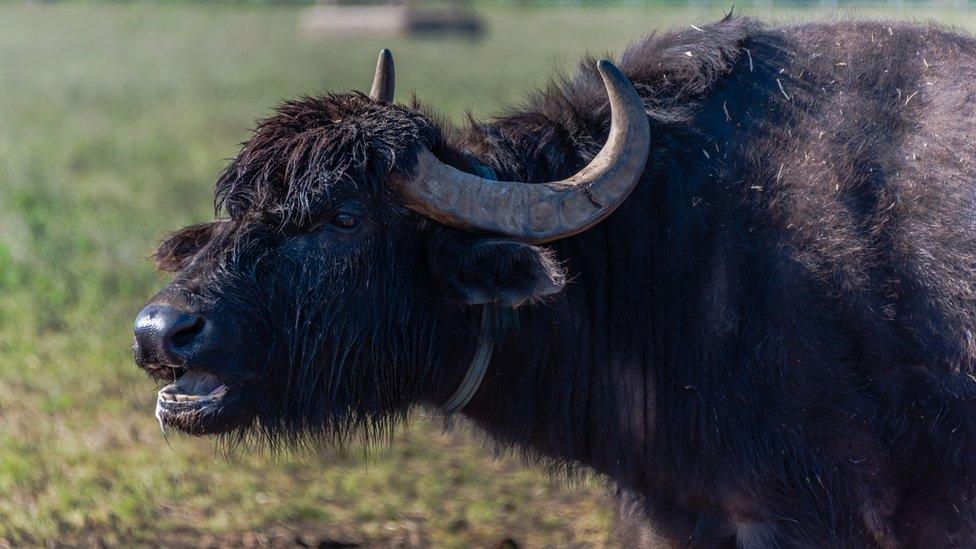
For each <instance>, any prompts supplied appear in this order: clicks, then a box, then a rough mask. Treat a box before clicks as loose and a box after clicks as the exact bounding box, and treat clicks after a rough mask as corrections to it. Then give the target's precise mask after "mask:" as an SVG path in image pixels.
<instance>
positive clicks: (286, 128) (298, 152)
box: [215, 92, 440, 225]
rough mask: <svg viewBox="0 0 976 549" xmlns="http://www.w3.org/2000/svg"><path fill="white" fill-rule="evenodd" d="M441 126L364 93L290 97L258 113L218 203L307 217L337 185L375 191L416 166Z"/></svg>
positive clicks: (230, 210) (232, 210) (289, 220)
mask: <svg viewBox="0 0 976 549" xmlns="http://www.w3.org/2000/svg"><path fill="white" fill-rule="evenodd" d="M439 141H440V131H439V129H438V127H437V125H436V124H434V123H433V122H432V121H431V120H430V118H429V117H428V116H426V115H425V114H423V113H422V112H421V111H420V110H419V107H418V106H416V105H415V106H414V108H406V107H402V106H399V105H384V104H379V103H377V102H375V101H373V100H371V99H370V98H369V97H367V96H366V95H364V94H362V93H358V92H353V93H342V94H325V95H321V96H314V97H310V96H305V97H301V98H298V99H295V100H290V101H285V102H283V103H281V104H280V105H278V106H277V107H276V108H275V114H274V115H272V116H271V117H269V118H265V119H263V120H260V121H258V123H257V126H256V127H255V129H254V131H253V135H252V136H251V138H250V139H249V140H247V141H246V142H244V143H243V144H242V145H241V149H240V152H239V153H238V154H237V156H236V157H235V158H234V159H233V160H232V161H231V163H230V165H228V166H227V168H226V169H225V170H224V172H223V173H222V174H221V175H220V177H219V178H218V180H217V184H216V189H215V207H216V209H217V210H220V209H221V208H223V209H225V210H226V212H227V214H228V215H230V217H231V218H233V219H236V220H241V219H243V218H245V217H248V216H250V215H259V216H260V217H261V218H262V219H268V218H270V219H271V220H274V221H275V222H277V223H280V224H282V225H285V224H304V223H308V222H309V221H310V220H312V219H313V218H314V217H315V213H316V211H317V210H318V208H320V207H321V206H322V205H323V204H324V203H325V202H326V201H327V200H328V199H329V197H330V196H331V194H332V193H334V192H335V191H336V190H337V189H343V190H348V191H352V192H365V193H371V194H374V195H375V193H377V192H379V191H380V190H381V189H380V184H381V181H382V178H383V176H384V175H386V174H387V173H388V172H389V171H391V170H393V169H396V170H398V171H403V172H404V173H410V172H411V171H412V169H413V166H412V163H413V162H414V160H415V157H416V150H417V149H418V148H419V147H421V146H426V147H433V146H434V145H435V144H436V143H438V142H439Z"/></svg>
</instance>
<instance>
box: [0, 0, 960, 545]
mask: <svg viewBox="0 0 976 549" xmlns="http://www.w3.org/2000/svg"><path fill="white" fill-rule="evenodd" d="M973 6H976V3H974V1H973V0H961V1H956V0H950V1H948V2H917V3H916V2H905V1H900V0H898V1H890V2H888V3H885V4H878V5H860V4H858V5H850V4H845V3H840V4H838V2H836V1H828V2H821V3H816V4H810V5H802V4H795V3H791V4H789V5H782V4H780V3H779V2H772V1H762V2H752V3H743V2H741V1H737V2H736V5H735V10H736V12H737V13H740V14H746V15H751V16H757V17H761V18H763V19H766V20H768V21H798V20H808V19H812V18H824V17H832V18H837V17H842V18H843V17H851V16H852V15H855V14H856V15H868V16H872V17H889V18H898V19H935V20H939V21H943V22H946V23H950V24H952V25H956V26H959V27H963V28H974V27H976V10H973V11H971V10H972V9H973ZM730 8H731V1H728V2H722V3H715V2H712V3H709V2H708V1H705V0H690V1H688V2H668V1H663V2H659V3H658V2H650V1H648V2H640V1H637V2H626V3H613V4H603V3H600V2H596V1H584V2H573V3H560V2H528V1H522V2H518V1H513V2H503V1H496V2H485V3H477V2H476V3H469V4H464V5H459V4H440V5H426V4H423V5H417V4H413V5H410V6H405V5H392V6H390V5H388V6H377V5H370V6H350V5H346V4H342V5H324V4H323V5H316V6H310V5H303V4H293V3H287V4H283V3H277V2H271V3H263V2H257V1H254V2H244V3H231V2H219V3H206V4H204V3H183V2H164V3H139V4H125V3H92V2H85V3H74V2H63V3H47V2H31V3H11V2H4V3H0V546H11V545H25V544H30V545H39V544H46V545H59V544H61V545H92V544H102V545H109V546H111V545H126V546H127V545H131V544H134V543H142V544H156V543H163V544H167V545H194V546H196V545H205V546H207V545H212V546H226V545H244V546H260V545H267V544H272V545H285V546H287V545H299V546H317V547H341V546H345V545H343V544H350V545H352V544H365V545H369V546H438V547H451V546H455V547H462V546H465V547H468V546H474V547H513V546H528V547H545V546H558V547H565V546H571V545H578V546H588V545H594V546H604V545H607V544H608V543H611V542H610V540H609V538H608V531H609V528H610V526H611V522H612V518H611V513H610V511H609V509H610V500H609V498H608V497H607V495H606V493H607V492H606V490H605V487H604V485H603V483H602V481H601V480H600V479H598V478H582V479H575V480H572V481H567V480H565V479H552V478H548V477H547V476H546V475H545V474H544V473H543V472H542V471H540V470H539V469H537V468H533V467H531V466H525V465H524V464H521V463H519V462H518V460H516V459H515V458H512V457H509V456H501V457H499V458H497V459H495V458H494V457H493V456H492V455H491V453H490V452H489V451H487V450H486V449H485V448H484V446H482V445H481V444H480V443H479V441H478V437H477V435H476V434H472V433H470V432H469V431H467V430H466V428H464V427H462V428H460V429H457V430H454V431H451V432H449V433H445V432H443V430H442V429H441V427H440V425H439V424H438V423H437V422H436V421H430V420H427V419H425V418H424V417H422V415H418V417H417V418H416V419H415V420H414V421H413V422H412V425H411V426H410V428H409V429H406V430H403V431H402V432H401V433H400V434H399V435H397V436H396V438H395V440H394V441H392V443H391V444H390V445H384V446H381V447H376V448H372V449H370V450H369V451H366V450H365V449H363V448H355V447H354V448H351V449H349V451H347V452H346V453H344V454H342V455H338V454H332V453H328V452H326V453H321V454H317V455H313V456H308V455H301V456H299V455H295V456H269V455H267V454H265V453H261V452H246V453H237V454H235V455H231V456H225V455H223V454H221V453H220V452H217V451H215V449H214V448H213V446H212V445H211V444H210V443H209V442H207V441H204V440H196V439H189V438H186V437H180V436H178V435H170V437H169V441H168V442H167V441H165V440H164V439H163V437H162V435H161V434H160V432H159V428H158V426H157V424H156V421H155V419H154V418H153V415H152V411H153V403H154V401H155V393H154V388H153V383H152V382H150V381H149V380H148V379H147V378H146V377H145V376H144V375H143V374H141V373H140V372H139V371H138V370H137V369H136V367H135V366H134V365H133V364H132V362H131V359H130V351H129V349H130V339H131V325H132V317H133V316H134V314H135V313H136V312H137V311H138V309H139V308H140V307H141V305H142V303H143V302H144V301H145V299H146V298H147V297H149V296H150V295H151V294H152V293H154V292H155V291H156V289H157V288H158V287H159V286H160V285H161V284H163V283H164V282H165V280H166V277H165V276H164V275H161V274H158V273H156V272H154V270H153V268H152V266H151V264H150V263H149V262H148V261H146V260H145V257H146V256H147V255H148V254H149V253H150V251H151V249H152V248H153V246H154V244H155V243H156V242H157V241H158V239H159V238H160V237H161V236H162V235H163V234H164V233H165V232H168V231H171V230H174V229H177V228H179V227H182V226H183V225H186V224H189V223H193V222H198V221H201V220H206V219H209V218H211V217H212V215H213V211H212V196H211V185H212V182H213V180H214V178H215V176H216V174H217V173H218V171H219V170H220V169H221V168H222V167H223V166H224V164H225V162H226V159H228V158H229V157H231V156H233V155H234V153H235V151H236V147H237V144H238V143H239V142H240V141H242V140H244V139H245V138H246V137H247V136H248V129H249V128H250V127H251V126H252V124H253V120H254V119H255V118H258V117H261V116H264V115H267V114H268V113H269V112H270V109H271V107H272V105H274V104H275V103H276V102H277V101H279V100H281V99H283V98H287V97H292V96H295V95H298V94H302V93H314V92H316V91H320V90H329V89H340V90H342V89H349V88H357V89H366V88H368V86H369V83H370V80H371V77H372V74H373V67H374V63H375V59H376V53H377V51H378V50H379V49H380V48H381V47H389V48H391V49H392V50H393V51H394V53H395V55H396V60H397V70H398V72H397V89H398V98H399V99H401V100H403V99H405V98H407V97H408V95H409V93H410V92H411V91H415V92H416V94H417V95H418V96H419V97H421V98H422V99H423V100H425V101H426V102H427V103H428V104H429V105H432V106H434V107H435V108H436V109H437V110H438V111H439V112H440V113H441V114H442V115H444V116H445V117H447V118H448V119H451V120H455V121H460V120H462V119H463V116H464V112H465V110H466V109H470V110H471V111H473V113H474V114H475V116H479V117H484V116H490V115H491V114H493V113H498V112H500V111H501V110H502V109H503V108H505V107H506V106H512V105H516V106H517V105H518V104H519V102H520V100H521V98H522V97H523V95H524V92H525V91H526V90H529V89H531V88H533V87H534V86H536V85H538V84H540V83H542V82H543V81H545V80H546V79H547V77H548V75H550V74H551V73H552V71H553V70H556V69H560V68H562V69H569V68H570V67H571V65H572V64H573V63H574V62H575V60H576V59H577V57H578V56H579V55H580V54H581V53H584V52H586V51H590V52H594V53H596V54H603V53H606V52H619V51H620V50H621V48H622V47H623V46H624V45H625V44H626V43H628V42H629V41H631V40H634V39H636V38H637V37H639V36H640V35H641V34H643V33H645V32H648V31H650V30H653V29H658V28H662V27H667V26H686V25H691V24H695V25H701V24H703V23H707V22H709V21H712V20H715V19H717V18H719V17H721V16H722V15H723V13H724V12H725V11H728V10H729V9H730Z"/></svg>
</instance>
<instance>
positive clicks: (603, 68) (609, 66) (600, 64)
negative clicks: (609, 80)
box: [596, 59, 620, 74]
mask: <svg viewBox="0 0 976 549" xmlns="http://www.w3.org/2000/svg"><path fill="white" fill-rule="evenodd" d="M596 68H597V69H598V70H599V71H600V73H601V74H607V73H618V74H620V69H618V68H617V66H616V65H614V64H613V63H611V62H610V61H608V60H606V59H601V60H599V61H597V62H596Z"/></svg>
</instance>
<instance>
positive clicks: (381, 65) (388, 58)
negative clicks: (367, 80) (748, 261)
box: [369, 48, 396, 103]
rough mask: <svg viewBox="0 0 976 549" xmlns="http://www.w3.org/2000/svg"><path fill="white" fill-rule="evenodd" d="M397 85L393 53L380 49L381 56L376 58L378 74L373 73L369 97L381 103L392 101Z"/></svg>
mask: <svg viewBox="0 0 976 549" xmlns="http://www.w3.org/2000/svg"><path fill="white" fill-rule="evenodd" d="M395 86H396V71H395V70H394V69H393V54H392V53H390V50H388V49H385V48H384V49H382V50H380V56H379V58H378V59H377V60H376V74H374V75H373V85H372V87H370V88H369V97H370V98H371V99H373V100H374V101H378V102H380V103H392V102H393V90H394V88H395Z"/></svg>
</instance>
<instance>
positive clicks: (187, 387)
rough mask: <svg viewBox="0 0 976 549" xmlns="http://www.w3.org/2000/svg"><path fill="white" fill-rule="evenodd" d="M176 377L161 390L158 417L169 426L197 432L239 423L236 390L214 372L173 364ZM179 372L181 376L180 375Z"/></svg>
mask: <svg viewBox="0 0 976 549" xmlns="http://www.w3.org/2000/svg"><path fill="white" fill-rule="evenodd" d="M170 369H171V370H172V373H173V374H174V377H176V381H174V382H173V383H170V384H169V385H166V386H165V387H163V388H162V389H160V390H159V393H158V394H157V396H156V419H157V420H159V427H160V428H161V429H162V430H163V432H164V433H165V432H166V427H167V426H172V427H175V428H176V429H179V430H180V431H183V432H186V433H189V434H194V435H203V434H213V433H218V432H223V431H226V430H228V429H230V428H232V427H233V426H235V425H236V423H237V422H236V421H234V420H235V417H234V416H236V415H237V414H236V413H235V411H236V410H235V408H236V407H234V406H231V404H232V403H233V400H235V398H234V397H235V394H234V393H235V391H234V390H232V388H231V387H230V386H228V385H227V384H226V383H224V382H223V381H222V380H221V379H220V378H219V377H217V376H215V375H214V374H211V373H208V372H204V371H202V370H194V369H189V370H188V369H184V368H170ZM177 376H178V377H177Z"/></svg>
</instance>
